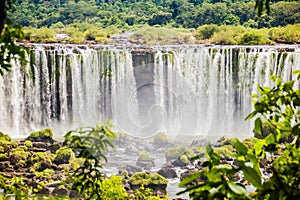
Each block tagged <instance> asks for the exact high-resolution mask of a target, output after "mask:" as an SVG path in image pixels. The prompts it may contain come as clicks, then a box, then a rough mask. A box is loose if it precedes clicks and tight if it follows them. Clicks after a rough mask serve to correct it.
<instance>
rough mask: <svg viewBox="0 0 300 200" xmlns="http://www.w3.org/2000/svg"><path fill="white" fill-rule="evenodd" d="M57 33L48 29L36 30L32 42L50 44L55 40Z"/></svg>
mask: <svg viewBox="0 0 300 200" xmlns="http://www.w3.org/2000/svg"><path fill="white" fill-rule="evenodd" d="M54 35H55V32H54V30H52V29H50V28H46V27H42V28H40V29H36V30H35V32H32V33H31V35H30V41H31V42H48V41H52V40H53V39H54Z"/></svg>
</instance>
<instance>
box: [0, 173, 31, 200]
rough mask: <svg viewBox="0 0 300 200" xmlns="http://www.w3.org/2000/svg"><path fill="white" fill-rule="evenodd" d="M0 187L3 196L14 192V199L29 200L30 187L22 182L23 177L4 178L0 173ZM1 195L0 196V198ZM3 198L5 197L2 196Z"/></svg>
mask: <svg viewBox="0 0 300 200" xmlns="http://www.w3.org/2000/svg"><path fill="white" fill-rule="evenodd" d="M0 188H2V189H4V193H3V196H4V197H5V196H6V195H7V194H15V197H16V199H22V200H30V199H31V198H30V196H31V194H32V188H31V187H29V186H28V185H27V184H25V183H24V179H23V178H20V177H13V178H6V177H5V176H4V175H3V174H2V173H0ZM1 198H2V197H1V196H0V199H1ZM4 199H5V198H4Z"/></svg>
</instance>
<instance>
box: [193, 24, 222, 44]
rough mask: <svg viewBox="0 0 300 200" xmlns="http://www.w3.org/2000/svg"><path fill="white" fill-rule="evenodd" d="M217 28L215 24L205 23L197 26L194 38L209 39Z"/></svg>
mask: <svg viewBox="0 0 300 200" xmlns="http://www.w3.org/2000/svg"><path fill="white" fill-rule="evenodd" d="M218 30H219V28H218V25H216V24H207V25H203V26H199V27H198V28H197V31H196V39H198V40H205V39H210V38H211V37H212V36H213V34H214V33H216V32H218Z"/></svg>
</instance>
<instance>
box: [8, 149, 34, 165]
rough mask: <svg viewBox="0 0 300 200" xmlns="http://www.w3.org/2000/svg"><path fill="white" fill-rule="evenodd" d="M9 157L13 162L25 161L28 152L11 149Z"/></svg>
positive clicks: (28, 154)
mask: <svg viewBox="0 0 300 200" xmlns="http://www.w3.org/2000/svg"><path fill="white" fill-rule="evenodd" d="M11 156H12V158H13V160H14V161H15V162H18V161H20V160H23V161H27V159H28V158H29V156H30V152H28V151H25V150H24V149H22V148H18V149H13V150H12V154H11Z"/></svg>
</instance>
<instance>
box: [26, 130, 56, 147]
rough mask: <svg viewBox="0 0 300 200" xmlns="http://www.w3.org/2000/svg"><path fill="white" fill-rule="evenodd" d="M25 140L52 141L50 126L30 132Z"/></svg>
mask: <svg viewBox="0 0 300 200" xmlns="http://www.w3.org/2000/svg"><path fill="white" fill-rule="evenodd" d="M26 140H30V141H32V142H45V143H51V144H52V143H53V142H54V140H53V131H52V129H51V128H45V129H43V130H40V131H36V132H32V133H31V134H30V135H29V137H27V138H26Z"/></svg>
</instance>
